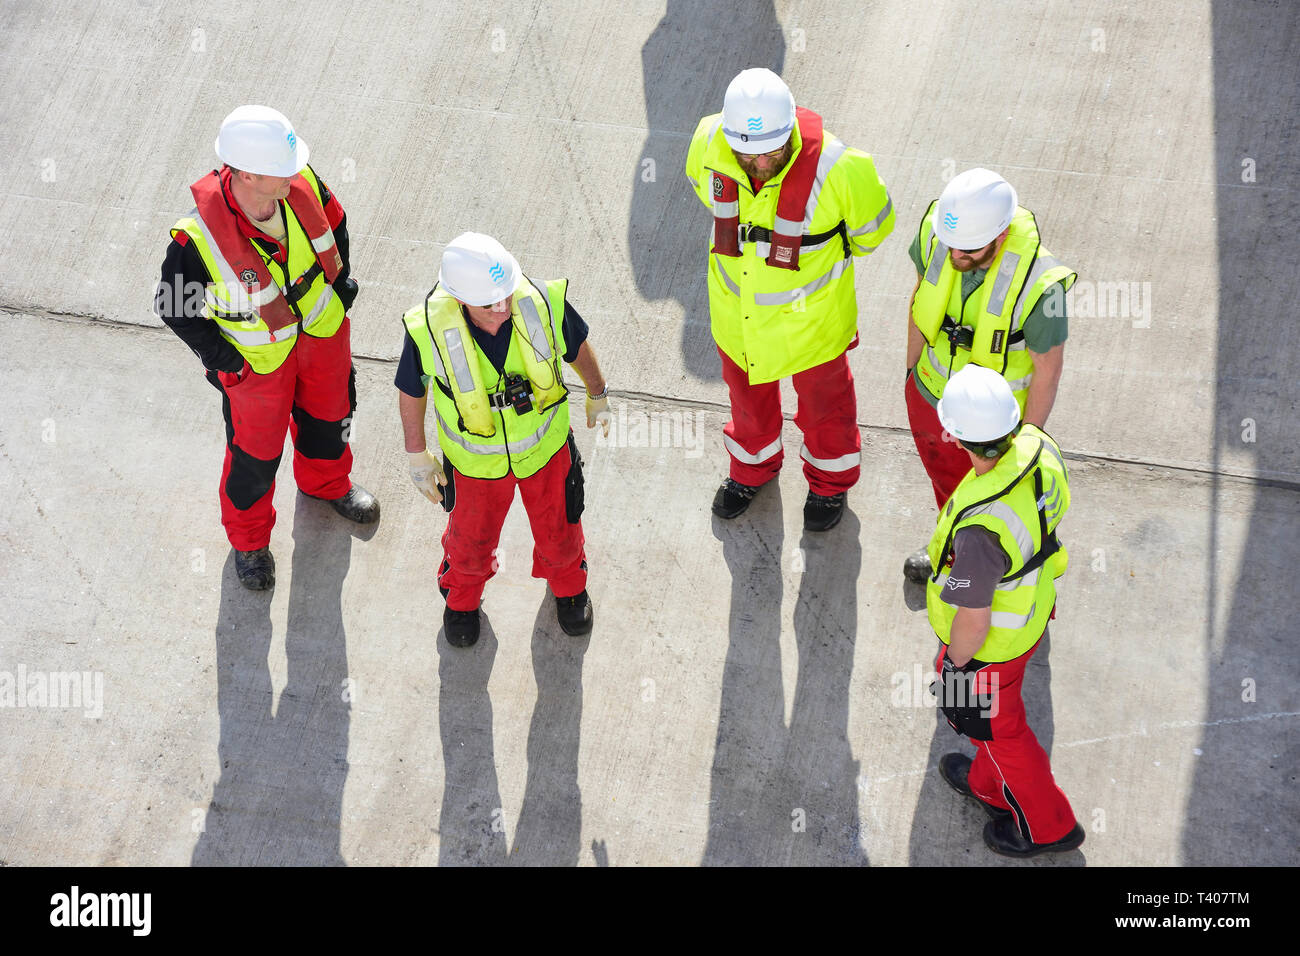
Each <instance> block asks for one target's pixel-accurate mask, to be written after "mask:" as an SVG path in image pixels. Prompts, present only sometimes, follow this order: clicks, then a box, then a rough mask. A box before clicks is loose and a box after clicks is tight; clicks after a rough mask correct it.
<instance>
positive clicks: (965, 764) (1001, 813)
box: [939, 753, 1011, 820]
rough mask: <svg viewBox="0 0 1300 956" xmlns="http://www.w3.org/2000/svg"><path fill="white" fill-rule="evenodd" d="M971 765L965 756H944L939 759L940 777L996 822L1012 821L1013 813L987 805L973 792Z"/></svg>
mask: <svg viewBox="0 0 1300 956" xmlns="http://www.w3.org/2000/svg"><path fill="white" fill-rule="evenodd" d="M970 765H971V759H970V757H967V756H966V755H965V754H957V753H953V754H944V755H943V756H942V757H940V758H939V776H941V777H943V779H944V781H945V782H946V783H947V784H948V786H950V787H952V788H953V789H954V790H956V791H957V792H958V793H960V794H961V795H962V796H963V797H970V798H971V799H972V800H974V801H975V802H976V803H978V804H979V805H980V806H981V807H983V808H984V812H985V813H987V814H988V815H989V816H990V817H992V818H993V819H994V820H1001V819H1004V818H1006V819H1010V817H1011V811H1010V810H1003V809H1002V808H1001V807H995V806H993V805H992V804H991V803H985V802H984V801H983V800H981V799H980V798H979V797H977V796H975V794H974V793H972V792H971V788H970V782H969V779H968V778H969V777H970Z"/></svg>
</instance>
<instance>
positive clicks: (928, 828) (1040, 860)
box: [908, 615, 1089, 866]
mask: <svg viewBox="0 0 1300 956" xmlns="http://www.w3.org/2000/svg"><path fill="white" fill-rule="evenodd" d="M916 617H918V618H919V624H918V629H919V631H920V632H921V633H923V634H924V635H925V638H926V639H925V640H924V641H923V642H922V643H921V644H920V645H919V647H918V651H919V652H920V654H921V658H920V660H921V673H922V675H923V679H924V680H925V682H926V684H927V685H928V684H929V681H930V678H931V675H932V674H933V673H934V662H935V659H936V658H937V657H938V656H939V642H938V639H937V638H936V637H935V636H934V632H933V631H932V630H930V626H929V624H928V623H927V622H926V619H925V617H924V615H916ZM1051 643H1052V635H1051V627H1050V625H1049V627H1048V629H1047V631H1045V632H1044V634H1043V638H1042V640H1041V641H1040V642H1039V645H1038V650H1037V651H1035V652H1034V656H1033V657H1031V658H1030V659H1029V664H1028V666H1027V667H1026V668H1025V677H1024V680H1023V681H1022V682H1021V685H1020V694H1021V699H1022V700H1024V702H1025V718H1026V719H1027V720H1028V722H1029V728H1030V729H1031V730H1032V731H1033V732H1034V736H1036V737H1037V738H1038V742H1039V744H1041V745H1042V747H1043V749H1044V750H1045V751H1047V756H1048V757H1049V758H1050V757H1051V756H1052V742H1053V740H1054V739H1055V737H1056V722H1055V719H1054V717H1053V715H1052V662H1051V650H1052V646H1051ZM912 673H914V671H911V672H909V678H910V676H911V674H912ZM923 693H924V699H925V701H926V703H925V705H924V706H926V707H927V708H930V709H932V710H933V713H934V720H935V731H934V736H933V738H932V739H931V741H930V752H929V755H928V756H927V759H926V764H925V766H926V772H925V778H924V779H923V780H922V782H921V790H920V793H919V794H918V795H917V800H916V810H915V811H914V812H913V814H912V835H911V840H910V843H909V847H908V863H909V864H910V865H912V866H953V865H956V864H962V865H970V866H1003V865H1008V864H1010V865H1015V866H1025V865H1030V866H1083V865H1084V864H1085V863H1086V858H1085V851H1086V850H1087V843H1084V846H1083V848H1082V849H1080V850H1074V851H1071V852H1069V853H1044V854H1041V855H1039V856H1036V857H1030V858H1029V859H1028V860H1016V859H1012V858H1009V857H1004V856H998V855H997V854H996V853H994V852H993V851H992V850H990V849H989V848H988V847H986V846H985V845H984V836H983V833H984V824H986V823H988V820H989V818H988V816H987V814H985V812H984V811H983V810H981V809H980V808H979V807H978V806H976V805H975V803H974V802H973V801H972V800H970V799H969V798H968V797H963V796H961V795H959V794H957V793H955V792H954V791H953V789H952V788H951V787H949V786H948V784H947V783H945V782H944V779H943V778H942V777H940V776H939V758H940V757H942V756H943V755H944V754H946V753H952V752H954V751H957V752H960V753H964V754H966V756H968V757H974V756H975V747H974V746H973V745H972V744H971V742H970V741H969V740H968V739H967V738H965V737H963V736H961V735H960V734H958V733H957V732H956V731H954V730H953V729H952V728H951V727H949V726H948V722H947V721H946V720H945V719H944V716H943V714H942V713H940V711H939V708H938V706H937V703H936V702H935V700H934V696H933V694H932V693H931V692H930V691H929V690H923ZM931 704H934V705H935V706H933V707H931ZM1066 759H1068V755H1067V757H1066ZM1052 770H1053V773H1055V771H1056V766H1055V765H1053V767H1052ZM1065 796H1066V798H1067V799H1068V798H1070V796H1071V795H1070V794H1068V793H1067V794H1066V795H1065ZM1070 806H1071V808H1072V809H1073V810H1074V814H1075V816H1076V817H1077V818H1078V820H1079V823H1080V824H1081V825H1082V826H1083V827H1084V829H1087V828H1088V825H1089V816H1088V814H1087V808H1086V807H1082V806H1080V805H1079V803H1078V802H1077V801H1076V800H1073V799H1071V801H1070Z"/></svg>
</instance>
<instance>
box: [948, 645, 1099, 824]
mask: <svg viewBox="0 0 1300 956" xmlns="http://www.w3.org/2000/svg"><path fill="white" fill-rule="evenodd" d="M1036 650H1038V644H1037V643H1035V644H1034V646H1033V647H1031V648H1030V649H1029V650H1027V651H1026V652H1025V653H1023V654H1021V655H1020V656H1019V657H1017V658H1015V659H1014V660H1010V661H1005V662H1002V663H996V664H985V665H984V666H983V667H981V668H980V669H979V671H978V672H977V674H976V678H975V692H976V693H977V694H979V695H981V697H982V698H983V695H986V694H991V695H992V703H991V704H990V705H989V707H988V711H989V712H990V713H991V714H992V717H991V719H990V721H989V732H990V733H991V734H992V737H993V739H992V740H971V743H973V744H974V745H975V747H976V749H977V750H978V753H976V755H975V760H974V761H973V762H972V763H971V767H970V775H969V776H968V777H967V782H968V783H969V784H970V789H971V793H973V794H975V796H977V797H979V798H980V799H981V800H983V801H984V802H985V803H987V804H990V805H992V806H995V807H1000V808H1001V809H1003V810H1010V811H1011V812H1012V813H1013V814H1014V815H1015V818H1016V824H1017V825H1018V826H1019V827H1020V835H1021V836H1023V837H1024V838H1025V839H1026V840H1030V841H1031V842H1033V843H1051V842H1053V841H1055V840H1059V839H1061V838H1062V837H1064V836H1065V835H1066V834H1067V833H1069V832H1070V831H1071V830H1073V829H1074V824H1075V818H1074V811H1073V810H1071V809H1070V801H1069V800H1067V799H1066V797H1065V794H1064V793H1062V792H1061V788H1060V787H1058V786H1057V785H1056V781H1055V780H1054V779H1053V778H1052V766H1051V763H1050V762H1049V761H1048V759H1047V752H1046V751H1045V750H1043V748H1042V745H1041V744H1039V742H1038V738H1037V737H1035V736H1034V732H1033V731H1032V730H1030V729H1029V722H1028V721H1027V720H1026V719H1025V702H1024V700H1023V699H1022V698H1021V696H1020V685H1021V681H1022V680H1023V679H1024V676H1025V665H1027V664H1028V663H1029V658H1031V657H1033V656H1034V651H1036ZM946 652H947V647H946V646H943V647H940V650H939V657H938V659H937V660H936V662H935V666H936V669H942V666H943V658H944V654H945V653H946Z"/></svg>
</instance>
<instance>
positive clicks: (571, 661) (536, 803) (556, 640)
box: [510, 591, 613, 866]
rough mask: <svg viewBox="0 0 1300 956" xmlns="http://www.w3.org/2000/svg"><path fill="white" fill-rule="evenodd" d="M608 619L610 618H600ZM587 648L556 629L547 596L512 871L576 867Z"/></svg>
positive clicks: (536, 625) (536, 631)
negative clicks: (525, 778)
mask: <svg viewBox="0 0 1300 956" xmlns="http://www.w3.org/2000/svg"><path fill="white" fill-rule="evenodd" d="M612 619H613V616H612V615H609V616H607V617H606V618H605V620H612ZM598 620H599V618H598ZM597 627H599V625H597ZM593 630H594V629H593ZM590 646H591V636H590V635H588V636H585V637H570V636H569V635H568V634H565V633H564V631H562V630H561V629H560V625H559V622H558V621H557V620H556V618H555V598H554V597H552V596H551V594H550V592H549V591H548V592H547V594H546V596H545V597H544V598H543V599H542V605H541V607H540V608H538V610H537V618H536V620H534V621H533V642H532V655H533V677H534V678H535V679H536V681H537V703H536V705H535V706H534V707H533V719H532V723H530V724H529V727H528V779H527V783H526V784H525V785H524V799H523V804H522V805H521V806H520V808H519V823H518V826H517V827H516V828H515V840H514V847H513V849H512V850H511V853H510V863H511V864H512V865H515V866H576V865H577V863H578V855H579V853H580V852H581V837H582V791H581V790H580V789H579V787H578V746H579V741H580V738H581V730H582V662H583V659H584V657H585V656H586V653H587V648H588V647H590ZM602 850H603V848H602ZM593 852H595V850H594V848H593Z"/></svg>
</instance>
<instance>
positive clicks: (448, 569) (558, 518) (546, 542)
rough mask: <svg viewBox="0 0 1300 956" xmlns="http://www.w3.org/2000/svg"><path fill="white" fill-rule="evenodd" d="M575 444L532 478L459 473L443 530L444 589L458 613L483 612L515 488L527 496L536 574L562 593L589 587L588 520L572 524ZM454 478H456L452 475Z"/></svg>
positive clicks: (440, 573)
mask: <svg viewBox="0 0 1300 956" xmlns="http://www.w3.org/2000/svg"><path fill="white" fill-rule="evenodd" d="M571 460H572V459H571V457H570V455H569V446H568V445H567V444H566V445H564V446H562V447H561V448H560V450H559V451H557V452H556V453H555V454H554V455H553V456H551V460H550V461H548V462H547V463H546V464H545V466H543V467H542V469H541V470H540V471H538V472H536V473H535V474H532V475H530V476H528V477H527V478H522V479H521V478H516V477H515V476H514V475H513V474H507V475H506V476H505V477H503V478H470V477H469V476H467V475H462V474H461V473H460V472H459V471H458V472H456V475H455V477H454V478H452V481H454V482H455V486H456V492H455V499H454V502H453V505H452V509H451V513H450V514H449V515H448V516H447V529H446V530H445V531H444V532H443V534H442V551H443V557H442V567H441V568H439V570H438V587H440V588H441V589H442V591H443V593H444V596H445V597H446V599H447V607H449V608H451V609H452V610H453V611H473V610H477V608H478V606H479V602H480V601H482V600H483V587H484V585H486V584H487V582H488V579H489V578H491V577H492V576H493V575H494V574H496V573H497V570H498V568H499V567H500V566H501V563H502V561H501V560H500V559H499V557H498V553H497V541H498V540H499V539H500V537H501V526H502V524H504V523H505V520H506V512H508V511H509V510H510V504H511V502H513V501H514V500H515V487H516V486H518V488H519V496H520V497H521V498H523V499H524V510H525V511H527V512H528V523H529V524H530V525H531V526H532V529H533V577H535V578H545V579H546V581H547V583H548V584H550V586H551V593H552V594H554V595H555V596H556V597H573V596H574V595H575V594H581V593H582V592H583V591H584V590H586V588H587V561H586V555H585V554H584V553H583V548H582V545H583V537H582V522H578V523H576V524H569V521H568V518H567V515H566V513H565V503H564V502H565V499H564V482H565V479H566V478H567V477H568V474H569V464H570V461H571ZM449 477H450V476H449Z"/></svg>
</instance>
